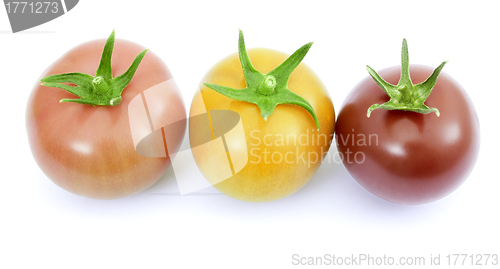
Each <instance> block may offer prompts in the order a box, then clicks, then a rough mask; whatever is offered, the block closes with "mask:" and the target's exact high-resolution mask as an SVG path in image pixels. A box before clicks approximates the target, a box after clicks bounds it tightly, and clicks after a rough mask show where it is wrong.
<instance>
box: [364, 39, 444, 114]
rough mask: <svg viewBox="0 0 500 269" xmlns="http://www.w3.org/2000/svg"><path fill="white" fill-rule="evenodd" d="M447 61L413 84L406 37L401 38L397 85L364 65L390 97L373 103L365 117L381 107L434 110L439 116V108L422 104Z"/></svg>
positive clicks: (420, 111) (421, 111) (425, 111)
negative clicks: (399, 68)
mask: <svg viewBox="0 0 500 269" xmlns="http://www.w3.org/2000/svg"><path fill="white" fill-rule="evenodd" d="M446 62H447V61H444V62H442V63H441V64H440V65H439V66H438V67H437V68H436V69H434V72H432V75H431V76H430V77H428V78H427V79H426V80H425V81H424V82H422V83H419V84H416V85H413V83H412V82H411V78H410V68H409V65H410V63H409V60H408V44H407V42H406V39H403V47H402V49H401V77H400V79H399V82H398V84H397V85H392V84H390V83H388V82H387V81H385V80H384V79H382V78H381V77H380V76H379V75H378V74H377V72H375V70H373V69H372V68H371V67H369V66H366V69H367V70H368V73H370V75H371V76H372V78H373V79H374V80H375V82H376V83H377V84H378V85H379V86H380V87H381V88H382V89H383V90H384V91H385V92H386V93H387V95H389V97H390V98H391V99H390V100H389V101H387V102H386V103H384V104H374V105H372V106H370V108H368V112H367V117H370V114H371V113H372V111H373V110H375V109H377V108H383V109H387V110H404V111H413V112H417V113H422V114H427V113H431V112H435V113H436V115H437V116H438V117H439V110H438V109H437V108H430V107H428V106H426V105H425V104H424V102H425V100H427V97H429V94H430V93H431V91H432V89H433V88H434V86H435V85H436V82H437V79H438V76H439V73H441V70H442V69H443V67H444V65H445V64H446Z"/></svg>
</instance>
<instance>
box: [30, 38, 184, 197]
mask: <svg viewBox="0 0 500 269" xmlns="http://www.w3.org/2000/svg"><path fill="white" fill-rule="evenodd" d="M112 35H113V41H114V32H113V34H112ZM108 40H109V39H108ZM105 43H106V40H104V39H101V40H94V41H90V42H86V43H83V44H81V45H79V46H77V47H75V48H73V49H71V50H70V51H68V52H67V53H65V54H64V55H63V56H62V57H61V58H59V59H58V60H56V61H55V62H54V63H53V64H52V65H51V66H50V67H49V68H48V69H47V70H46V71H45V72H44V73H43V74H42V76H41V77H47V76H50V75H55V74H65V73H74V72H79V73H83V74H89V75H94V74H96V70H97V69H98V67H99V66H100V61H101V54H102V53H103V47H104V46H105ZM141 51H143V53H144V52H145V51H144V47H142V46H141V45H138V44H136V43H133V42H131V41H127V40H121V39H117V40H116V41H114V48H113V50H112V56H111V70H112V75H113V77H115V78H116V77H117V76H119V75H121V74H123V73H125V72H126V71H127V69H128V68H129V66H131V64H132V62H133V61H134V58H135V57H136V56H137V55H138V54H139V53H141ZM170 79H172V74H171V73H170V71H169V69H168V68H167V66H166V65H165V63H164V62H163V61H162V60H161V59H160V58H159V57H158V56H157V55H156V54H154V53H153V52H151V51H147V53H146V54H145V55H144V58H143V59H142V61H141V62H140V64H139V67H138V68H137V70H136V71H135V74H134V76H133V78H132V79H131V81H130V82H129V83H128V85H127V86H126V87H125V88H124V90H123V93H122V95H121V97H118V98H114V99H113V100H112V101H111V105H112V106H101V105H87V104H83V102H88V99H85V98H81V99H80V100H77V99H75V95H73V94H70V93H69V92H67V91H64V90H62V89H58V88H54V87H48V86H44V85H41V84H40V82H37V83H36V85H35V86H34V88H33V90H32V93H31V95H30V98H29V101H28V104H27V111H26V127H27V133H28V139H29V144H30V148H31V151H32V153H33V157H34V158H35V160H36V162H37V164H38V165H39V167H40V168H41V170H42V171H43V172H44V173H45V175H46V176H47V177H48V178H50V179H51V180H52V181H53V182H54V183H56V184H57V185H58V186H60V187H62V188H63V189H65V190H67V191H69V192H72V193H74V194H77V195H81V196H86V197H90V198H95V199H115V198H120V197H125V196H129V195H132V194H135V193H138V192H140V191H142V190H144V189H146V188H148V187H149V186H151V185H152V184H154V183H155V182H156V181H157V180H158V179H159V178H160V177H161V176H162V175H163V174H164V172H165V171H166V170H167V168H168V167H169V164H170V159H169V158H168V156H167V158H154V157H144V156H141V155H139V154H138V153H137V152H136V149H135V147H134V143H133V141H132V136H131V127H130V125H129V118H128V104H129V103H130V101H131V100H132V99H133V98H134V97H136V96H138V95H140V94H141V93H142V92H143V91H144V90H146V89H148V88H150V87H153V86H155V85H157V84H159V83H162V82H164V81H167V80H170ZM45 85H52V84H48V83H45ZM68 85H71V84H70V83H68ZM61 87H64V86H61ZM84 96H85V95H84ZM61 100H62V101H64V102H60V101H61ZM115 100H118V101H116V102H115ZM75 102H82V103H75ZM113 102H115V103H113ZM117 103H119V104H118V105H116V104H117ZM163 106H164V112H163V113H164V114H168V113H174V114H176V115H175V117H181V118H185V108H184V105H183V103H182V99H181V96H180V93H179V92H177V93H176V94H173V95H172V98H171V99H169V100H164V102H163ZM165 116H167V115H165ZM182 132H184V130H183V131H182ZM178 143H179V144H180V141H178ZM151 146H154V147H159V148H163V147H164V145H163V143H157V145H151ZM169 146H171V147H172V148H175V147H178V145H169Z"/></svg>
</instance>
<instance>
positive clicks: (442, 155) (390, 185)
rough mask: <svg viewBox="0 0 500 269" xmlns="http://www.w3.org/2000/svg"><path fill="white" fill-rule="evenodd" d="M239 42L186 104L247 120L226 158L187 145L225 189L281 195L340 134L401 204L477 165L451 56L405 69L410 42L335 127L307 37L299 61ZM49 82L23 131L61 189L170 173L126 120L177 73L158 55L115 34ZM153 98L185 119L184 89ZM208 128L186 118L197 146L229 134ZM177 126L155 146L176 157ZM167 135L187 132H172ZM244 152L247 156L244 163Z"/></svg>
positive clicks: (105, 193)
mask: <svg viewBox="0 0 500 269" xmlns="http://www.w3.org/2000/svg"><path fill="white" fill-rule="evenodd" d="M238 46H239V51H238V53H237V54H234V55H230V56H228V57H227V58H225V59H223V60H222V61H220V62H219V63H217V64H216V65H215V66H214V67H213V68H212V69H211V70H209V71H208V73H207V74H206V75H205V77H204V78H203V79H202V83H203V84H201V85H200V89H199V91H198V92H197V93H196V94H195V96H194V98H193V102H192V106H191V110H190V117H191V118H193V117H194V116H196V115H200V114H201V112H207V113H208V114H201V115H207V116H208V117H209V118H208V119H207V120H208V121H207V122H209V123H210V124H214V123H213V122H214V121H216V120H215V119H213V118H212V119H210V117H211V116H212V117H213V115H211V112H212V111H234V112H236V113H238V115H239V117H240V120H241V123H242V130H243V131H242V132H240V133H238V134H237V135H238V137H236V138H234V139H231V138H230V137H228V136H225V141H224V143H225V144H224V147H225V149H226V152H227V155H226V154H222V155H224V156H218V155H217V154H214V152H211V151H210V150H196V151H195V150H193V151H192V154H193V157H194V159H195V161H196V163H197V164H198V167H199V169H200V171H201V172H202V174H203V175H204V176H205V177H206V178H207V180H208V182H210V183H211V184H213V185H214V187H215V188H217V189H218V190H219V191H221V192H222V193H224V194H226V195H228V196H230V197H233V198H236V199H240V200H245V201H255V202H264V201H271V200H276V199H280V198H283V197H286V196H288V195H290V194H292V193H294V192H296V191H297V190H299V189H300V188H301V187H303V186H304V185H305V184H306V183H307V182H308V181H309V180H310V179H311V178H312V177H313V175H314V174H315V172H316V171H317V169H318V167H319V166H320V165H321V163H322V161H321V160H322V159H324V158H325V157H326V156H327V154H329V153H328V152H329V148H330V145H331V144H333V143H335V144H336V145H337V149H338V152H337V153H335V154H337V156H338V157H339V158H341V159H342V162H343V163H344V165H345V167H346V168H347V170H348V171H349V173H350V174H351V175H352V177H353V178H354V179H356V180H357V181H358V182H359V183H360V184H361V185H362V186H363V187H365V188H366V189H367V190H369V191H370V192H372V193H374V194H375V195H377V196H379V197H381V198H383V199H386V200H388V201H391V202H395V203H403V204H422V203H428V202H432V201H435V200H437V199H440V198H442V197H444V196H446V195H447V194H449V193H451V192H452V191H453V190H455V189H456V188H457V187H458V186H459V185H460V184H461V183H462V182H463V181H464V180H465V179H466V178H467V176H468V175H469V173H470V172H471V170H472V168H473V166H474V164H475V162H476V159H477V156H478V151H479V123H478V118H477V115H476V112H475V109H474V106H473V104H472V102H471V100H470V99H469V97H468V96H467V94H466V92H465V91H464V89H463V88H462V87H461V86H460V85H459V84H458V83H457V82H456V81H455V80H454V79H453V78H451V77H450V76H448V75H447V74H445V73H441V74H440V71H441V69H442V67H443V66H444V62H443V64H442V65H440V66H439V67H438V68H436V69H435V70H433V69H432V68H429V67H426V66H415V65H409V64H408V51H407V45H406V41H403V49H402V64H401V67H400V68H399V67H398V68H388V69H384V70H381V71H380V72H378V73H377V72H375V71H374V70H373V69H371V68H369V67H368V71H369V73H370V75H371V77H367V78H366V79H364V80H363V81H361V82H360V83H358V84H357V85H356V86H355V87H354V89H353V90H352V91H351V93H350V94H349V95H348V97H347V98H346V100H345V101H344V104H343V107H342V109H341V111H340V113H339V115H338V117H337V122H335V112H334V108H333V104H332V101H331V99H330V96H329V94H328V91H327V90H326V88H325V86H324V85H323V84H322V82H321V81H320V79H319V78H318V77H317V76H316V75H315V74H314V72H313V71H312V70H311V69H310V68H308V67H307V66H306V65H305V64H301V63H300V62H301V61H302V59H303V58H304V56H305V55H306V53H307V51H308V50H309V48H310V47H311V43H309V44H306V45H304V46H303V47H301V48H300V49H298V50H297V51H296V52H295V53H293V54H292V55H291V56H288V55H286V54H284V53H281V52H277V51H274V50H270V49H250V50H248V51H247V50H246V48H245V44H244V39H243V34H242V32H241V31H240V36H239V43H238ZM410 74H411V78H410ZM438 76H439V77H438ZM42 77H43V78H42V80H41V81H42V83H37V85H36V86H35V87H34V89H33V91H32V94H31V96H30V99H29V101H28V106H27V112H26V124H27V132H28V138H29V143H30V147H31V150H32V153H33V156H34V158H35V160H36V162H37V163H38V165H39V167H40V168H41V169H42V170H43V172H44V173H45V174H46V175H47V177H49V178H50V179H51V180H52V181H54V182H55V183H56V184H57V185H59V186H61V187H62V188H64V189H66V190H68V191H70V192H72V193H75V194H78V195H82V196H87V197H91V198H97V199H114V198H120V197H124V196H128V195H132V194H135V193H138V192H140V191H142V190H144V189H146V188H148V187H150V186H151V185H152V184H154V183H155V182H156V181H157V180H158V179H159V178H160V177H161V176H162V175H163V174H164V173H165V171H166V170H167V168H168V167H169V165H170V164H171V161H172V160H171V158H169V156H168V153H167V155H166V157H163V158H162V157H146V156H143V155H144V154H142V155H141V154H139V153H138V152H137V147H136V146H137V144H138V143H137V141H134V139H133V135H134V134H131V125H130V122H131V121H132V119H131V117H132V116H131V115H132V114H131V112H130V109H129V106H130V104H131V102H133V100H134V98H136V97H137V96H142V100H146V99H147V98H146V97H145V96H144V95H145V94H144V91H145V90H146V89H150V88H154V87H155V85H159V84H161V83H164V82H166V81H171V80H172V79H173V78H172V74H171V73H170V71H169V70H168V68H167V66H166V65H165V64H164V63H163V61H162V60H161V59H160V58H159V57H158V56H157V55H155V54H154V53H153V52H150V51H147V50H144V49H143V47H142V46H140V45H138V44H136V43H133V42H130V41H126V40H116V42H115V39H114V32H113V33H112V34H111V36H110V37H109V38H108V40H106V41H103V40H96V41H90V42H87V43H84V44H82V45H79V46H77V47H75V48H73V49H72V50H70V51H69V52H67V53H66V54H64V55H63V56H62V57H61V58H60V59H58V60H57V61H56V62H54V63H53V64H52V65H51V66H50V67H49V68H48V69H47V70H46V71H45V72H44V73H43V75H42ZM413 82H416V83H418V84H414V83H413ZM54 87H55V88H59V89H55V88H54ZM61 89H62V90H61ZM431 91H432V92H431ZM75 96H76V97H78V98H75ZM153 99H154V98H153ZM424 102H425V104H424ZM155 104H156V105H155V108H154V111H146V113H147V114H148V115H150V117H151V115H153V114H155V113H156V114H155V115H159V117H160V118H162V117H163V118H167V119H168V118H170V119H172V118H174V119H185V118H186V112H185V108H184V105H183V102H182V99H181V97H180V92H179V91H177V90H175V89H173V90H172V89H170V91H169V94H167V96H166V97H165V96H164V98H161V99H160V101H157V102H155ZM146 109H147V108H146ZM150 110H152V108H151V109H150ZM212 114H213V113H212ZM160 121H161V120H160ZM219 121H220V119H219ZM226 121H229V120H226ZM222 122H224V118H223V119H222ZM153 125H155V124H153ZM201 125H203V126H204V123H203V121H198V120H190V121H189V138H190V141H191V146H192V147H193V148H195V147H194V145H193V143H198V144H200V143H202V142H203V141H204V140H206V139H205V138H206V137H207V136H208V137H209V139H210V137H211V138H212V139H215V138H217V137H220V135H217V134H214V132H216V131H215V130H214V127H213V126H212V127H209V128H208V130H209V132H208V133H207V131H206V130H207V129H206V128H202V126H201ZM205 125H206V123H205ZM162 126H163V127H162ZM168 126H171V127H170V128H176V130H169V127H168ZM168 126H165V125H164V124H163V125H161V126H159V125H158V126H156V129H158V130H161V133H162V135H163V140H160V143H152V144H150V145H153V146H154V147H158V148H168V150H167V152H174V151H175V149H176V148H178V147H179V144H180V143H181V141H182V136H183V135H184V131H185V127H186V126H185V124H171V125H168ZM172 126H174V127H172ZM160 127H161V128H160ZM151 131H154V130H151ZM132 132H133V130H132ZM172 133H177V134H179V133H180V134H181V135H177V136H175V137H176V138H175V139H170V140H169V139H168V138H165V136H168V134H172ZM334 133H335V137H334ZM167 140H169V141H168V143H167ZM199 141H201V142H199ZM238 141H243V145H241V144H238ZM162 142H163V143H162ZM205 142H206V141H205ZM154 150H155V149H153V151H154ZM330 154H332V153H331V152H330ZM235 156H236V157H235ZM238 156H240V157H238ZM241 156H243V157H241ZM238 158H240V159H241V158H242V159H243V160H244V163H243V165H240V166H241V167H240V168H238V169H236V167H237V163H238ZM228 159H229V160H231V169H232V171H233V174H232V175H230V176H228V177H227V178H224V180H217V178H220V177H221V175H220V173H221V172H220V169H219V165H218V164H219V163H220V164H221V165H222V164H223V163H224V162H228ZM240 163H241V162H240ZM207 164H209V165H207Z"/></svg>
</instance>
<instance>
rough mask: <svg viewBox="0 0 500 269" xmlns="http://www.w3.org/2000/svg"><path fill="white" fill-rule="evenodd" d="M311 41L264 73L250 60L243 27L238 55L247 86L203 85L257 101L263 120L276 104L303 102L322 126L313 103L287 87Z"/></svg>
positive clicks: (227, 94) (251, 101) (221, 92)
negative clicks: (237, 87)
mask: <svg viewBox="0 0 500 269" xmlns="http://www.w3.org/2000/svg"><path fill="white" fill-rule="evenodd" d="M311 45H312V43H308V44H305V45H304V46H302V47H301V48H299V49H298V50H297V51H295V52H294V53H293V54H292V55H291V56H290V57H288V58H287V59H286V60H285V61H284V62H283V63H282V64H281V65H279V66H278V67H276V68H275V69H274V70H272V71H271V72H269V73H268V74H262V73H261V72H259V71H257V70H256V69H255V68H254V67H253V65H252V62H251V61H250V58H249V57H248V53H247V50H246V47H245V40H244V37H243V32H242V31H241V30H240V31H239V40H238V55H239V57H240V62H241V67H242V69H243V75H244V76H245V82H246V84H247V86H246V88H244V89H233V88H229V87H226V86H221V85H216V84H212V83H204V84H203V85H205V86H207V87H208V88H210V89H212V90H214V91H216V92H218V93H220V94H222V95H224V96H227V97H229V98H232V99H235V100H238V101H245V102H249V103H252V104H256V105H257V106H258V107H259V109H260V114H261V116H262V118H263V119H264V120H267V118H268V117H269V116H271V114H273V112H274V109H275V107H276V106H277V105H281V104H289V105H297V106H300V107H302V108H304V109H306V110H307V111H308V112H309V114H311V116H312V117H313V119H314V122H315V124H316V128H317V129H318V130H319V121H318V118H317V116H316V113H315V112H314V109H313V107H312V106H311V104H309V102H307V100H305V99H304V98H302V97H301V96H299V95H297V94H295V93H293V92H292V91H290V90H289V89H288V79H289V78H290V76H291V74H292V72H293V70H295V68H296V67H297V66H298V65H299V64H300V62H301V61H302V59H304V57H305V56H306V54H307V52H308V51H309V49H310V48H311Z"/></svg>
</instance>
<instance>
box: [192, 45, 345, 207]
mask: <svg viewBox="0 0 500 269" xmlns="http://www.w3.org/2000/svg"><path fill="white" fill-rule="evenodd" d="M248 55H249V58H250V61H251V62H252V64H253V66H254V67H255V69H256V70H258V71H260V72H262V73H263V74H267V73H268V72H270V71H271V70H273V69H274V68H275V67H277V66H278V65H280V64H281V63H282V62H283V61H284V60H285V59H287V57H288V55H286V54H284V53H281V52H278V51H275V50H270V49H264V48H258V49H250V50H248ZM203 83H214V84H218V85H223V86H228V87H232V88H235V89H243V88H245V87H246V86H247V85H246V82H245V77H244V75H243V71H242V66H241V63H240V61H239V58H238V54H234V55H230V56H228V57H227V58H225V59H223V60H222V61H220V62H219V63H218V64H216V65H215V66H213V68H212V69H211V70H209V71H208V73H207V74H206V75H205V77H204V78H203V79H202V83H201V85H200V89H199V91H198V92H197V93H196V94H195V96H194V98H193V102H192V105H191V110H190V117H192V116H195V115H199V114H201V113H203V112H204V111H206V112H207V113H208V117H209V118H210V117H211V111H213V110H230V111H234V112H237V113H238V114H239V115H240V117H241V124H242V126H243V130H244V132H242V133H244V140H243V141H246V147H245V146H241V145H238V144H237V143H239V142H238V141H241V139H243V138H242V137H239V139H240V140H238V139H230V138H228V137H226V139H225V143H226V144H227V145H226V151H228V150H227V149H228V148H229V149H232V151H233V152H227V154H226V155H225V156H224V155H223V154H222V155H221V154H219V155H217V154H214V152H211V151H207V150H193V151H192V152H193V156H194V159H195V161H196V163H197V165H198V167H199V169H200V170H201V173H202V174H203V175H204V176H205V178H206V179H207V180H208V182H209V183H211V184H212V185H213V186H214V187H215V188H216V189H217V190H219V191H220V192H222V193H224V194H226V195H228V196H230V197H233V198H236V199H239V200H243V201H252V202H266V201H272V200H277V199H280V198H283V197H286V196H288V195H290V194H293V193H295V192H296V191H298V190H299V189H300V188H302V187H303V186H304V185H305V184H306V183H307V182H308V181H309V180H310V179H311V178H312V176H313V175H314V174H315V172H316V171H317V169H318V167H319V166H320V164H321V162H322V159H323V158H324V157H325V155H326V154H327V152H328V149H329V147H330V143H331V142H332V139H333V132H334V129H335V128H334V127H335V111H334V108H333V104H332V101H331V99H330V96H329V94H328V92H327V90H326V88H325V86H324V85H323V84H322V82H321V81H320V79H319V78H318V77H317V76H316V74H315V73H314V72H313V71H312V70H311V69H310V68H309V67H307V66H306V65H305V64H303V63H301V64H299V65H298V66H297V68H296V69H295V70H294V71H293V73H292V75H291V76H290V78H289V80H288V89H289V90H290V91H292V92H294V93H296V94H298V95H300V96H301V97H303V98H304V99H306V100H307V101H308V102H309V103H310V105H311V106H312V107H313V109H314V111H315V113H316V115H317V118H318V122H319V127H320V128H319V130H318V129H317V127H316V124H315V121H314V120H313V117H312V116H311V114H310V113H309V112H308V111H307V110H305V109H304V108H302V107H300V106H296V105H289V104H280V105H277V106H276V108H275V110H274V112H273V113H272V114H271V115H270V116H269V117H268V118H267V120H264V118H263V117H262V116H261V113H260V110H259V107H258V106H257V105H255V104H253V103H249V102H245V101H237V100H234V99H232V98H229V97H226V96H224V95H222V94H220V93H218V92H216V91H214V90H212V89H210V88H208V87H206V86H204V85H203ZM212 114H213V113H212ZM209 122H210V124H211V126H210V128H211V132H212V138H215V137H214V130H213V126H212V119H210V120H209ZM189 131H190V132H189V133H190V141H191V146H193V144H200V143H201V141H202V140H204V139H205V138H204V136H206V132H203V131H202V128H201V127H200V126H199V124H197V121H190V125H189ZM238 151H239V152H238ZM229 153H231V154H229ZM232 156H233V157H234V156H245V157H248V159H247V162H246V165H244V167H243V168H242V169H241V170H239V171H235V170H237V169H235V165H234V163H235V160H231V157H232ZM228 158H229V162H230V163H232V166H231V169H232V176H230V177H229V178H227V179H225V180H222V181H221V182H219V181H220V178H221V171H220V169H219V167H220V166H218V164H221V165H222V164H223V163H227V159H228ZM233 159H234V158H233ZM207 163H208V164H210V165H207Z"/></svg>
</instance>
